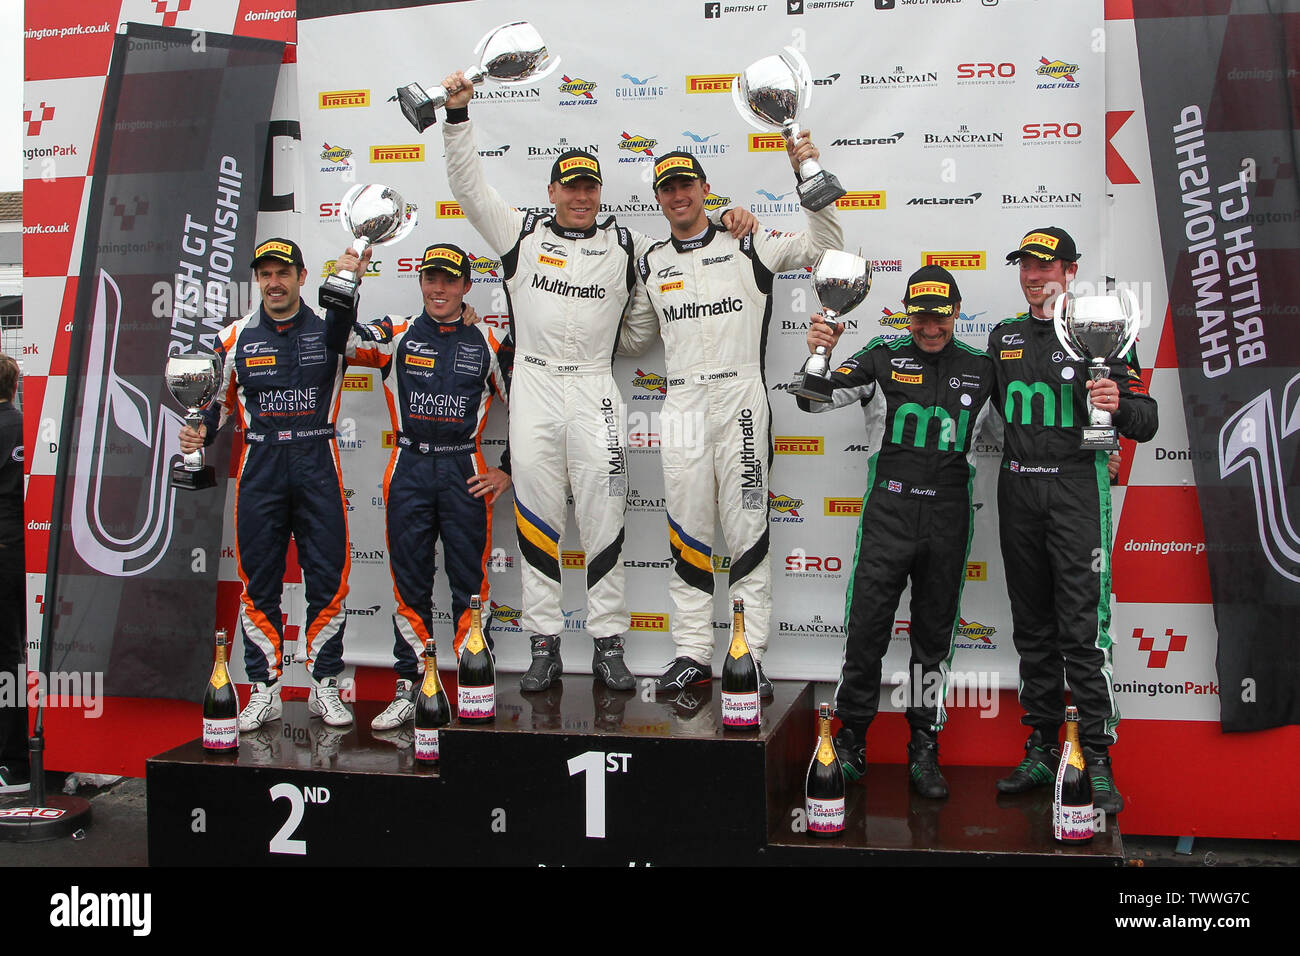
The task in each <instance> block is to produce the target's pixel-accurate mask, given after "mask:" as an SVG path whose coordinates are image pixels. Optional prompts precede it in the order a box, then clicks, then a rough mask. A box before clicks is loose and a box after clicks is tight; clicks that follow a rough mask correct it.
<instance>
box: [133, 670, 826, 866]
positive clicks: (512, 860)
mask: <svg viewBox="0 0 1300 956" xmlns="http://www.w3.org/2000/svg"><path fill="white" fill-rule="evenodd" d="M511 683H513V681H511ZM719 698H720V691H719V689H718V684H717V682H714V683H713V684H712V685H705V686H701V687H695V688H688V689H687V690H685V691H683V692H681V693H678V694H675V695H672V696H665V695H659V696H658V697H657V698H655V697H653V696H652V695H650V694H644V695H643V694H642V692H640V691H628V692H621V693H620V692H615V691H610V690H608V689H606V688H605V687H604V685H603V684H601V683H600V682H598V681H593V680H591V679H589V678H582V677H577V678H569V679H568V682H567V684H566V683H565V682H564V681H559V682H557V683H556V684H555V685H554V686H553V687H552V688H551V689H550V690H549V691H546V692H544V693H540V694H521V693H519V692H518V690H515V689H512V688H508V687H499V688H498V696H497V716H496V719H495V721H493V722H491V723H488V724H480V725H461V724H458V723H455V722H454V723H453V725H452V726H451V727H448V728H445V729H444V730H443V731H442V733H441V735H440V736H441V760H440V762H439V765H438V767H437V769H433V770H431V769H426V768H423V767H420V766H417V765H416V764H415V763H414V750H413V744H412V739H411V730H410V728H409V727H407V728H405V729H403V730H399V731H393V732H386V733H380V732H376V731H372V730H371V729H370V720H371V719H372V718H373V717H374V716H375V714H376V713H378V712H379V710H381V709H382V708H383V706H384V704H383V703H382V702H366V701H363V702H358V703H357V704H356V705H355V706H354V710H355V715H356V723H355V724H354V725H353V726H351V727H348V728H344V729H343V730H342V732H340V731H338V730H334V729H331V728H328V727H325V726H324V725H323V724H322V722H321V721H320V720H319V719H310V718H309V717H308V715H307V712H306V705H305V704H304V703H301V702H286V703H285V708H284V717H283V718H282V719H281V720H279V721H275V722H273V723H271V724H268V725H267V726H266V727H264V728H262V730H260V731H258V732H257V733H253V734H244V735H242V736H241V738H240V746H239V752H238V755H237V756H220V755H219V756H213V755H211V754H209V753H207V752H206V751H204V750H203V749H202V748H201V747H200V746H199V743H198V742H197V741H192V742H190V743H188V744H185V745H183V746H181V747H177V748H175V749H173V750H170V751H167V752H166V753H163V754H160V755H158V756H157V757H155V758H153V759H151V760H150V761H149V762H148V765H147V771H146V777H147V790H148V803H149V862H150V864H151V865H155V866H157V865H163V866H167V865H182V866H183V865H205V866H211V865H248V864H271V865H295V864H300V865H301V864H306V865H411V864H434V865H438V864H444V865H455V866H465V865H472V864H481V865H498V866H500V865H619V866H628V865H635V864H648V865H656V866H663V865H697V866H698V865H737V864H741V865H743V864H762V863H764V862H767V861H766V860H765V859H764V856H765V854H766V851H767V840H768V834H769V833H770V832H771V831H772V829H773V828H774V827H775V826H776V824H777V819H776V817H774V816H772V814H774V813H778V812H779V813H783V812H784V809H785V803H786V802H787V796H788V794H790V793H792V792H794V790H796V789H797V790H799V791H800V792H801V790H802V775H803V771H804V769H806V765H807V753H808V752H809V747H810V746H811V741H812V740H813V736H814V733H813V709H812V691H811V688H810V686H809V685H807V684H803V683H797V682H777V684H776V695H775V698H774V700H773V701H772V702H771V703H769V704H768V705H767V706H766V707H764V709H763V726H762V728H761V729H760V730H759V731H757V732H750V733H736V732H731V731H724V730H723V729H721V727H720V699H719Z"/></svg>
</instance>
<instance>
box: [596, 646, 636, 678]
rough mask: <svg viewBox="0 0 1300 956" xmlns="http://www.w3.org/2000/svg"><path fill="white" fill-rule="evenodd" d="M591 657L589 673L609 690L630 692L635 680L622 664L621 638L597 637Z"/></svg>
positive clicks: (625, 665)
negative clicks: (601, 681) (602, 682)
mask: <svg viewBox="0 0 1300 956" xmlns="http://www.w3.org/2000/svg"><path fill="white" fill-rule="evenodd" d="M593 643H594V645H595V647H594V649H593V650H592V655H591V673H592V674H593V675H595V676H596V677H599V678H600V679H601V680H603V681H604V682H605V686H606V687H608V688H609V689H610V690H631V689H632V688H634V687H636V678H635V677H634V676H633V675H632V672H631V671H630V670H628V669H627V664H625V663H623V638H622V637H620V636H619V635H617V634H616V635H615V636H613V637H598V638H596V639H595V641H594V642H593Z"/></svg>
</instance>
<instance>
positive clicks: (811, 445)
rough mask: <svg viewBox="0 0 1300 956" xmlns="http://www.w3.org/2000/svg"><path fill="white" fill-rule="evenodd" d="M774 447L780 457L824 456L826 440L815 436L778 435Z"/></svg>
mask: <svg viewBox="0 0 1300 956" xmlns="http://www.w3.org/2000/svg"><path fill="white" fill-rule="evenodd" d="M772 445H773V448H774V449H775V451H776V453H777V454H778V455H822V454H825V452H826V439H825V438H822V437H821V436H814V435H777V436H775V437H774V438H773V439H772Z"/></svg>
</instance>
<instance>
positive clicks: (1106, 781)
mask: <svg viewBox="0 0 1300 956" xmlns="http://www.w3.org/2000/svg"><path fill="white" fill-rule="evenodd" d="M1083 762H1084V764H1085V765H1086V766H1087V768H1088V779H1089V780H1091V781H1092V805H1093V807H1094V808H1095V809H1097V810H1105V811H1106V812H1107V813H1119V812H1120V811H1121V810H1123V809H1124V798H1123V796H1121V795H1120V792H1119V790H1117V789H1116V788H1115V775H1114V774H1113V773H1111V769H1110V754H1109V752H1107V751H1106V750H1094V749H1093V748H1091V747H1084V748H1083Z"/></svg>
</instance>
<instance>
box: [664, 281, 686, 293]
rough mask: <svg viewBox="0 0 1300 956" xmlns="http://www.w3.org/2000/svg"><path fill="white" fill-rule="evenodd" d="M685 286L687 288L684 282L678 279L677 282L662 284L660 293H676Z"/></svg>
mask: <svg viewBox="0 0 1300 956" xmlns="http://www.w3.org/2000/svg"><path fill="white" fill-rule="evenodd" d="M684 286H685V283H684V282H682V280H681V279H678V280H677V281H676V282H665V283H663V284H661V285H660V286H659V291H660V292H661V293H663V292H676V291H677V290H678V289H681V288H683V287H684Z"/></svg>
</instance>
